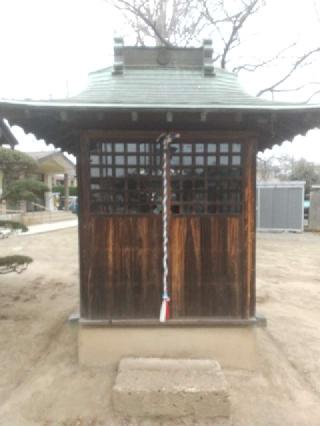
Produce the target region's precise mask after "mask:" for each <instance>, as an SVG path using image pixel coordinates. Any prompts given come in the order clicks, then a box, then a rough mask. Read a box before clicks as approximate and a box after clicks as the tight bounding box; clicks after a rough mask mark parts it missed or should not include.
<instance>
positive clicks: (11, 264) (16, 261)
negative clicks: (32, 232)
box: [0, 220, 33, 275]
mask: <svg viewBox="0 0 320 426" xmlns="http://www.w3.org/2000/svg"><path fill="white" fill-rule="evenodd" d="M1 228H2V229H8V228H9V229H10V230H11V231H16V230H21V231H22V232H26V231H27V230H28V228H27V227H26V226H25V225H23V224H22V223H19V222H14V221H11V220H0V238H1V236H2V237H3V238H5V237H6V236H8V235H7V234H3V233H2V232H1ZM31 262H33V260H32V259H31V257H29V256H22V255H14V256H4V257H0V275H2V274H8V273H10V272H17V273H18V274H21V272H23V271H24V270H26V268H27V267H28V265H29V264H30V263H31Z"/></svg>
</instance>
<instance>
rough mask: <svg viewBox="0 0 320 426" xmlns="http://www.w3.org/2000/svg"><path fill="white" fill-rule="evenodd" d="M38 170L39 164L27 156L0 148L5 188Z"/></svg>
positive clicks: (0, 163)
mask: <svg viewBox="0 0 320 426" xmlns="http://www.w3.org/2000/svg"><path fill="white" fill-rule="evenodd" d="M36 169H37V163H36V162H35V160H34V159H33V158H31V157H29V156H28V155H27V154H24V153H23V152H20V151H15V150H13V149H8V148H2V147H0V170H1V171H2V172H3V174H4V186H6V185H8V184H9V183H10V182H12V181H14V180H17V179H19V178H20V177H21V176H24V175H28V174H31V173H33V172H34V171H35V170H36Z"/></svg>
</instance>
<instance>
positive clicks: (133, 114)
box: [131, 111, 139, 122]
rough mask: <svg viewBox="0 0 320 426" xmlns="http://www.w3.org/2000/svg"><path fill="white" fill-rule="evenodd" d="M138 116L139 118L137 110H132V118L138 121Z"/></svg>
mask: <svg viewBox="0 0 320 426" xmlns="http://www.w3.org/2000/svg"><path fill="white" fill-rule="evenodd" d="M138 118H139V116H138V113H137V111H132V112H131V120H132V121H133V122H136V121H138Z"/></svg>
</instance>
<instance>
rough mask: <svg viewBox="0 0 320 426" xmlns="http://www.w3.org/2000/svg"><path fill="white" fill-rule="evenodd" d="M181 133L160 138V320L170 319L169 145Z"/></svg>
mask: <svg viewBox="0 0 320 426" xmlns="http://www.w3.org/2000/svg"><path fill="white" fill-rule="evenodd" d="M178 137H179V135H171V134H166V135H161V136H160V137H159V139H158V140H162V143H163V161H162V186H163V196H162V227H163V293H162V304H161V309H160V322H165V321H166V320H167V319H169V302H170V298H169V290H168V278H169V268H168V246H169V238H168V228H169V217H168V183H169V179H170V169H169V161H170V156H169V145H170V143H171V142H172V141H173V140H174V139H175V138H178Z"/></svg>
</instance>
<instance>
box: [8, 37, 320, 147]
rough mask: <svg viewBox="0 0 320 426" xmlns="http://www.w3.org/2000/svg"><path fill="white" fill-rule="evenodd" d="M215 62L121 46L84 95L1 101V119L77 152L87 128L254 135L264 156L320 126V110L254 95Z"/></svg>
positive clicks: (205, 52)
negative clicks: (215, 131)
mask: <svg viewBox="0 0 320 426" xmlns="http://www.w3.org/2000/svg"><path fill="white" fill-rule="evenodd" d="M210 55H212V46H211V44H210V43H209V44H208V43H206V44H205V45H204V46H203V48H164V47H153V48H146V47H142V48H141V47H125V46H123V45H122V43H121V40H119V39H117V40H116V44H115V63H114V66H113V67H108V68H104V69H102V70H99V71H96V72H93V73H91V74H90V75H89V84H88V86H87V88H86V89H85V90H84V91H83V92H81V93H79V94H78V95H76V96H73V97H70V98H67V99H61V100H55V101H52V100H50V101H39V102H38V101H1V102H0V115H3V116H5V117H8V118H9V119H10V120H11V121H12V122H13V123H16V124H20V125H21V126H22V127H24V128H25V129H27V131H31V132H33V133H35V134H36V135H37V136H38V137H40V138H45V139H46V140H47V141H48V142H52V143H54V144H56V146H60V147H62V149H64V150H68V149H69V150H70V151H75V150H76V147H77V145H78V141H79V130H81V128H86V129H88V128H91V129H100V128H104V129H118V130H120V129H125V128H127V129H137V130H141V129H146V128H148V129H155V130H158V128H159V129H169V128H172V129H175V130H180V129H183V128H189V129H190V130H194V129H197V130H201V129H203V130H206V129H207V130H208V129H210V130H211V129H213V128H214V129H220V130H233V129H234V130H246V131H248V130H249V131H250V130H251V131H253V132H257V133H259V135H260V138H259V143H260V145H259V148H260V149H264V148H266V147H271V146H272V145H273V144H276V143H280V142H282V141H284V140H291V139H292V138H293V137H294V136H296V135H297V134H299V133H301V134H304V133H306V132H307V131H308V130H309V129H311V128H314V127H317V126H319V125H320V105H309V104H303V103H295V104H292V103H286V102H273V101H267V100H264V99H260V98H256V97H254V96H251V95H249V94H247V93H246V92H245V91H244V90H243V88H242V87H241V85H240V83H239V80H238V78H237V76H236V75H234V74H232V73H230V72H227V71H225V70H221V69H214V70H213V66H212V63H211V62H210V61H211V56H210ZM168 112H169V113H170V114H175V115H174V118H173V119H170V120H169V119H167V118H166V113H168ZM132 114H135V115H134V117H135V118H133V116H132ZM150 114H151V115H150ZM137 117H139V118H137ZM141 117H142V118H141Z"/></svg>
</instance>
